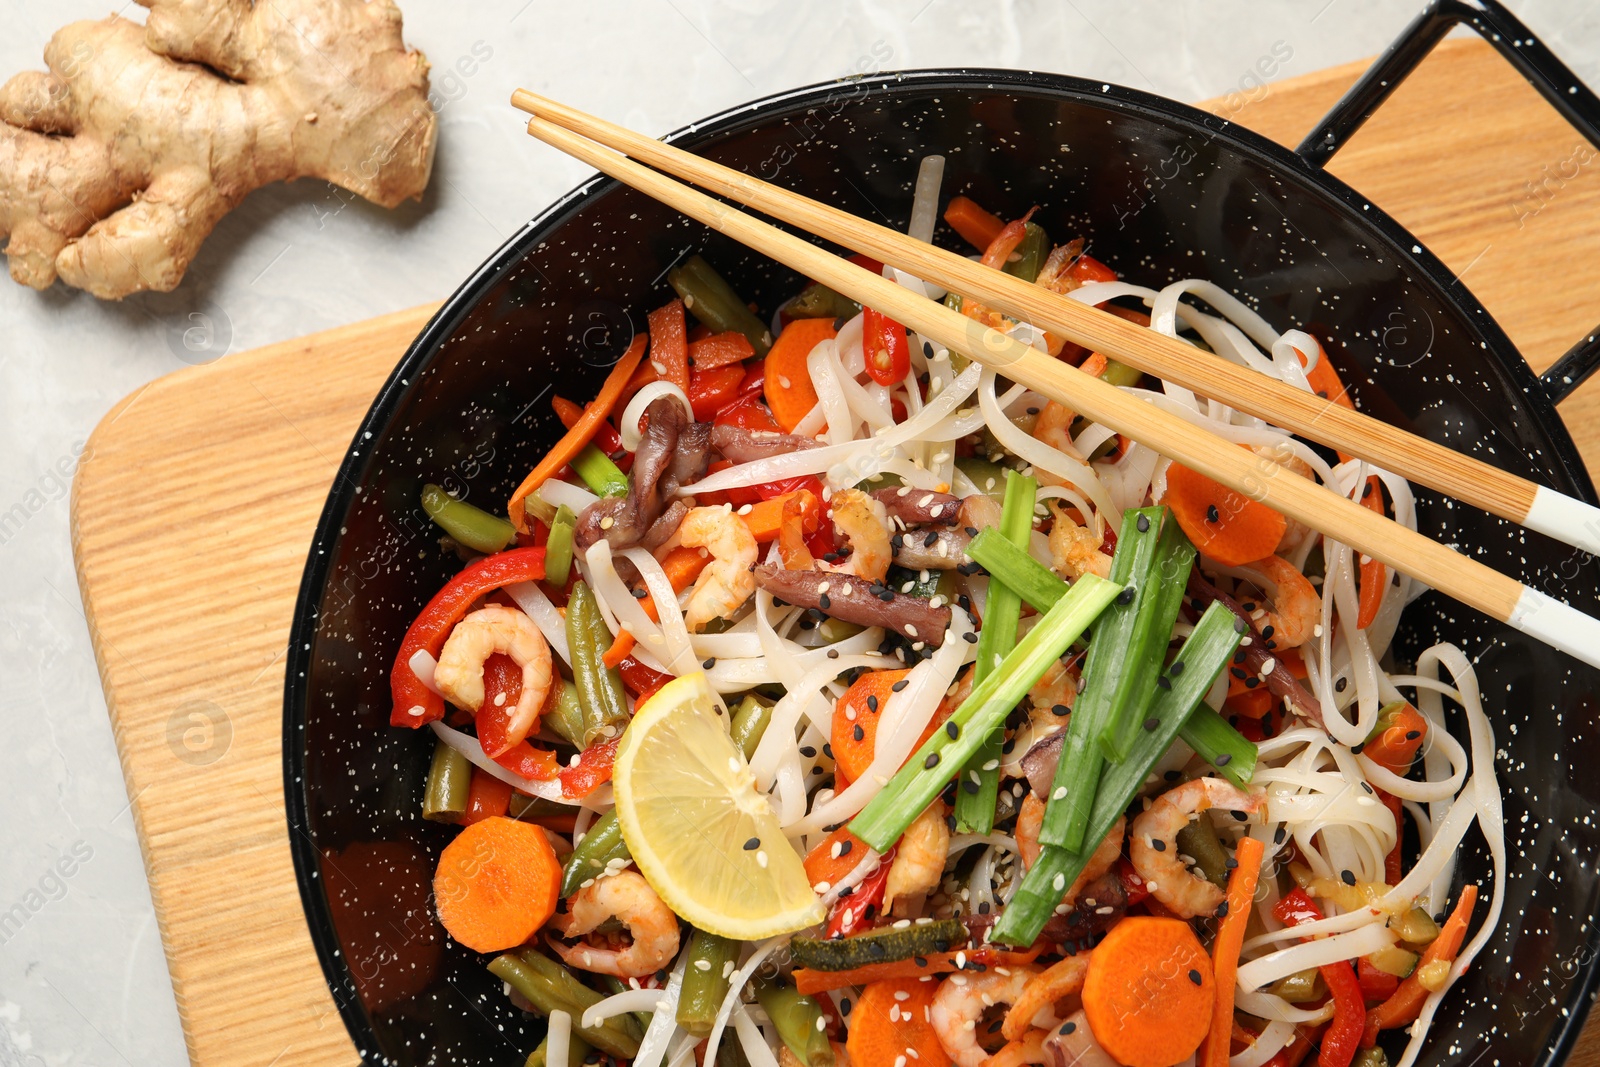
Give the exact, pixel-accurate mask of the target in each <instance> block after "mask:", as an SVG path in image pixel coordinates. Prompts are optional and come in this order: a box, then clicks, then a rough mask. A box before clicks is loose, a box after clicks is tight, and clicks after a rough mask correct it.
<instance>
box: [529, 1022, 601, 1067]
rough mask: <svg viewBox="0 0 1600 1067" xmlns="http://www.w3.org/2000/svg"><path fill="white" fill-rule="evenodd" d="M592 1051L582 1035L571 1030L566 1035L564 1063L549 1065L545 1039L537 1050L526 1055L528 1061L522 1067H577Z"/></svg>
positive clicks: (547, 1043)
mask: <svg viewBox="0 0 1600 1067" xmlns="http://www.w3.org/2000/svg"><path fill="white" fill-rule="evenodd" d="M593 1051H594V1050H593V1049H592V1048H590V1046H589V1042H587V1041H585V1040H584V1039H583V1035H582V1034H580V1033H578V1031H577V1030H573V1031H572V1032H571V1033H570V1034H568V1035H567V1062H566V1063H558V1064H551V1063H550V1038H548V1037H546V1038H545V1039H544V1040H543V1041H541V1042H539V1047H538V1048H536V1049H534V1050H533V1051H532V1052H530V1053H528V1059H527V1061H526V1062H525V1063H523V1065H522V1067H578V1064H580V1063H582V1062H583V1061H584V1060H586V1059H588V1058H589V1054H590V1053H591V1052H593Z"/></svg>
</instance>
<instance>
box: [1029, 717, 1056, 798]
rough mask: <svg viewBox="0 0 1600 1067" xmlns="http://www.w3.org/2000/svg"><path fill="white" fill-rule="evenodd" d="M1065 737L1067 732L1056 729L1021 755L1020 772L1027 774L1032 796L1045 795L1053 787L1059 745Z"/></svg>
mask: <svg viewBox="0 0 1600 1067" xmlns="http://www.w3.org/2000/svg"><path fill="white" fill-rule="evenodd" d="M1066 739H1067V732H1066V731H1065V730H1057V731H1056V732H1055V733H1053V734H1051V735H1050V736H1049V737H1046V738H1044V739H1043V740H1041V741H1039V742H1038V743H1037V744H1035V745H1034V746H1033V747H1032V748H1030V749H1028V754H1027V755H1025V756H1023V757H1022V773H1023V774H1025V775H1027V776H1028V787H1029V788H1030V789H1032V790H1033V795H1034V796H1036V797H1047V796H1049V795H1050V790H1051V789H1053V788H1054V787H1055V781H1056V764H1058V763H1060V762H1061V745H1062V743H1063V742H1064V741H1066Z"/></svg>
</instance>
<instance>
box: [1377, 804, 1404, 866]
mask: <svg viewBox="0 0 1600 1067" xmlns="http://www.w3.org/2000/svg"><path fill="white" fill-rule="evenodd" d="M1378 799H1379V800H1381V801H1382V802H1383V806H1384V807H1386V808H1388V809H1389V814H1390V815H1393V816H1394V829H1395V834H1394V847H1393V848H1391V849H1390V850H1389V854H1388V855H1387V856H1385V857H1383V880H1384V881H1385V882H1386V883H1388V884H1389V885H1399V884H1400V879H1401V878H1402V877H1403V876H1404V873H1405V872H1403V871H1402V870H1401V869H1400V866H1401V864H1400V843H1401V842H1402V841H1404V840H1405V836H1406V835H1405V832H1404V831H1405V823H1404V822H1403V821H1402V820H1403V819H1404V818H1405V816H1404V814H1403V813H1402V811H1401V807H1400V798H1399V797H1397V796H1395V795H1394V794H1393V793H1386V792H1384V791H1383V790H1382V789H1380V790H1378Z"/></svg>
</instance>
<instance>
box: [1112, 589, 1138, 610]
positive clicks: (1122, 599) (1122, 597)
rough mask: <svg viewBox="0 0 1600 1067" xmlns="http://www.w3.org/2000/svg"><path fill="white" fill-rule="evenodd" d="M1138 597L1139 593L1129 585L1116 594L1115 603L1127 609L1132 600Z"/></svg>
mask: <svg viewBox="0 0 1600 1067" xmlns="http://www.w3.org/2000/svg"><path fill="white" fill-rule="evenodd" d="M1138 595H1139V591H1138V590H1137V589H1135V588H1134V587H1133V586H1131V585H1130V586H1128V587H1127V588H1126V589H1124V590H1123V591H1122V592H1120V593H1118V594H1117V603H1118V604H1121V605H1122V606H1123V607H1127V606H1128V605H1129V604H1132V603H1133V598H1134V597H1136V596H1138Z"/></svg>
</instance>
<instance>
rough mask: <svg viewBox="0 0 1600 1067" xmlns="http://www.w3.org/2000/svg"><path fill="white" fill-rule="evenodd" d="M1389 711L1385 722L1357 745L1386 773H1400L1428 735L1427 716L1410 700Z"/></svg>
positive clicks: (1401, 773)
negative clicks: (1376, 731)
mask: <svg viewBox="0 0 1600 1067" xmlns="http://www.w3.org/2000/svg"><path fill="white" fill-rule="evenodd" d="M1393 715H1394V718H1393V719H1392V720H1391V721H1390V724H1389V726H1387V727H1386V728H1384V729H1383V730H1380V731H1378V736H1377V737H1374V738H1372V739H1371V740H1370V741H1368V742H1367V743H1366V744H1365V745H1362V746H1361V754H1362V755H1363V756H1365V757H1367V758H1368V759H1370V760H1371V761H1372V762H1374V763H1376V764H1377V765H1378V766H1380V767H1382V768H1383V769H1384V770H1386V771H1388V772H1389V773H1390V774H1398V775H1401V776H1402V777H1403V776H1404V775H1405V773H1406V772H1407V771H1408V770H1410V769H1411V762H1412V761H1413V760H1415V759H1416V758H1417V749H1418V748H1420V747H1421V746H1422V741H1423V739H1424V738H1425V737H1427V736H1428V720H1427V719H1424V718H1423V717H1422V712H1420V711H1418V710H1417V709H1416V708H1414V707H1412V706H1411V705H1410V704H1404V705H1401V706H1399V707H1396V708H1395V709H1394V712H1393Z"/></svg>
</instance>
